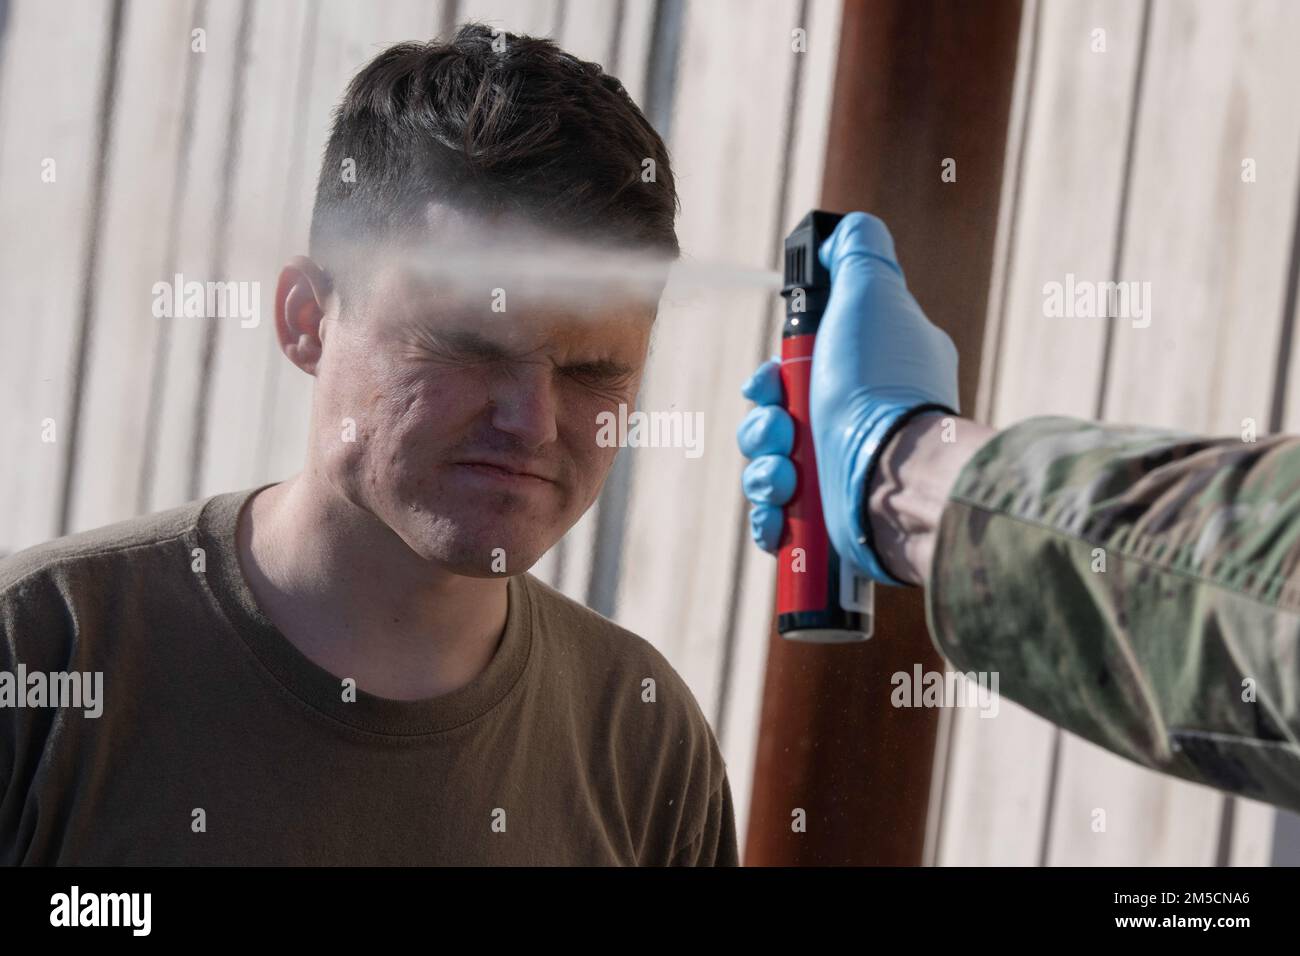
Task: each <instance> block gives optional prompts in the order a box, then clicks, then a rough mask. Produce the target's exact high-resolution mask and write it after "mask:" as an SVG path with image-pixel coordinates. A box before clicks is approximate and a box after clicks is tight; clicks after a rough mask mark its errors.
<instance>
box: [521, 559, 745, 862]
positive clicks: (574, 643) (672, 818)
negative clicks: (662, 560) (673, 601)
mask: <svg viewBox="0 0 1300 956" xmlns="http://www.w3.org/2000/svg"><path fill="white" fill-rule="evenodd" d="M524 578H525V581H526V584H527V588H528V593H529V596H530V600H531V602H532V605H533V612H534V614H535V619H534V629H535V635H534V641H535V644H537V645H540V653H541V654H542V655H543V657H544V666H543V667H542V668H541V670H542V671H543V673H544V674H545V675H546V676H545V678H544V679H546V680H548V681H551V682H553V684H554V687H555V691H556V693H557V694H559V695H563V696H564V697H565V698H566V699H567V700H569V701H570V703H569V705H568V709H569V711H570V712H571V713H572V714H573V719H574V721H575V724H576V726H578V727H580V728H581V727H587V728H592V729H593V731H594V733H595V735H596V740H597V742H599V743H600V744H601V746H603V747H606V748H607V752H609V753H610V754H611V755H612V756H613V757H614V758H615V761H616V762H619V763H625V766H623V767H622V768H621V771H620V774H619V776H620V777H621V778H622V779H623V780H624V781H625V783H626V784H627V785H628V786H631V787H633V788H635V789H636V790H637V791H638V792H637V793H635V794H628V795H627V798H628V800H629V801H631V802H633V803H635V802H637V801H640V800H645V801H648V803H649V805H648V806H647V807H646V810H647V812H648V813H650V814H651V815H652V816H653V817H654V818H655V819H656V821H658V822H657V823H656V825H655V827H656V831H657V833H658V834H659V839H656V840H652V841H648V843H647V847H649V846H652V845H653V846H656V847H657V848H658V849H659V850H660V851H662V850H664V849H665V848H666V847H667V846H669V845H671V846H675V847H679V848H680V847H681V846H682V845H683V844H684V843H685V842H687V840H688V839H690V838H692V837H693V836H696V835H698V833H699V832H700V831H701V829H702V828H703V827H704V826H705V825H706V820H707V818H708V816H709V814H710V807H711V806H714V805H716V804H717V803H718V801H719V800H721V799H723V798H724V797H725V796H726V793H727V792H726V790H725V785H726V765H725V762H724V760H723V757H722V752H721V749H720V748H719V746H718V741H717V738H716V736H715V735H714V733H713V729H712V727H711V726H710V725H709V721H708V719H707V718H706V717H705V715H704V711H703V710H702V709H701V707H700V705H699V702H698V701H697V700H696V698H695V695H694V694H693V693H692V692H691V689H690V687H689V686H688V685H687V683H686V681H685V680H684V679H683V678H682V676H681V674H679V673H678V672H677V670H676V669H675V668H674V667H673V666H672V665H671V664H670V663H669V662H668V659H667V658H666V657H664V655H663V654H662V653H660V651H659V650H658V649H657V648H655V647H654V646H653V645H652V644H651V643H650V642H649V641H647V640H646V639H645V638H643V637H641V636H640V635H638V634H635V633H633V632H632V631H630V630H628V629H627V628H625V627H622V626H620V625H618V624H616V623H614V622H613V621H611V620H609V619H608V618H606V617H605V616H603V615H601V614H598V613H597V612H595V611H593V610H592V609H590V608H588V607H586V606H584V605H582V604H581V603H579V602H577V601H575V600H573V599H572V598H570V597H567V596H566V595H564V594H562V593H561V592H559V591H557V590H555V589H554V588H552V587H550V586H549V585H547V584H546V583H545V582H543V581H541V580H540V579H538V578H535V577H533V576H532V575H530V574H525V575H524ZM647 853H648V854H650V855H653V851H650V850H647ZM667 859H668V857H667V856H665V857H664V860H663V862H666V861H667Z"/></svg>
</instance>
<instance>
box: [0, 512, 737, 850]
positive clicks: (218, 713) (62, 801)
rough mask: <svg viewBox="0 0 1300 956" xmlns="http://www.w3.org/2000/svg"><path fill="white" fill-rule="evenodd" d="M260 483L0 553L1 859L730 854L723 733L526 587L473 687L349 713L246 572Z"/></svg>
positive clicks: (583, 622)
mask: <svg viewBox="0 0 1300 956" xmlns="http://www.w3.org/2000/svg"><path fill="white" fill-rule="evenodd" d="M255 490H256V489H247V490H244V491H239V492H231V493H228V494H222V495H216V496H214V497H212V498H209V499H207V500H205V501H198V502H192V503H190V504H188V505H184V506H182V507H179V508H175V509H172V510H170V511H165V512H160V513H158V514H154V515H149V516H146V517H142V518H136V519H133V520H130V521H126V522H122V523H119V524H115V525H110V526H108V527H106V528H100V529H97V530H95V531H89V532H85V533H82V534H77V535H72V536H70V537H66V538H60V539H58V540H55V541H52V542H49V543H48V544H44V545H40V546H39V547H36V548H31V549H29V550H27V551H23V552H20V553H19V554H16V555H13V556H11V557H9V558H6V559H4V560H2V561H0V632H2V633H3V638H4V640H3V641H0V785H3V790H2V791H0V863H9V864H12V863H39V864H54V863H62V864H109V865H112V864H144V863H158V864H177V863H179V864H325V865H332V864H399V865H403V864H470V865H491V864H521V865H567V864H578V865H581V864H598V865H600V864H604V865H624V864H626V865H630V864H639V865H670V864H677V865H736V864H737V863H738V862H739V861H738V856H737V846H736V833H735V822H734V817H733V810H732V803H731V791H730V787H729V784H728V781H727V776H726V770H725V767H724V765H723V761H722V757H721V754H720V752H719V750H718V745H717V742H716V740H715V738H714V735H713V733H712V731H711V730H710V728H709V725H708V723H707V721H706V720H705V718H704V715H703V714H702V713H701V711H700V708H699V706H698V704H697V703H696V701H695V699H694V697H692V695H691V693H690V691H689V690H688V689H687V687H686V684H685V683H684V682H683V681H682V679H681V678H680V677H679V676H678V674H677V673H676V672H675V671H674V670H673V668H672V667H671V666H670V665H669V664H668V662H667V661H666V660H665V659H664V657H663V656H662V655H661V654H660V653H659V652H658V651H656V650H655V649H654V648H653V647H652V646H651V645H650V644H649V643H647V642H646V641H644V640H643V639H641V638H640V637H638V636H636V635H635V634H632V633H631V632H629V631H627V630H624V629H623V628H620V627H618V626H617V625H615V624H614V623H613V622H611V621H609V620H607V619H606V618H604V617H601V616H600V615H599V614H597V613H595V612H594V611H591V610H589V609H588V608H586V607H583V606H582V605H581V604H578V603H577V602H575V601H572V600H570V599H569V598H567V597H565V596H564V595H562V594H560V593H559V592H557V591H555V590H554V589H552V588H550V587H548V586H547V585H546V584H544V583H543V582H541V581H540V580H538V579H537V578H534V577H532V576H531V575H529V574H519V575H515V576H514V577H511V578H510V579H509V581H508V589H509V590H508V594H509V610H508V614H507V620H506V627H505V633H504V635H503V637H502V640H501V643H500V645H499V647H498V649H497V651H496V654H495V655H494V656H493V658H492V660H491V661H490V663H489V664H488V666H487V668H486V669H485V670H484V671H483V673H481V674H480V675H479V676H478V677H477V678H475V679H474V680H473V681H472V682H471V683H470V684H468V685H467V686H465V687H463V688H461V689H459V690H457V691H454V692H452V693H450V694H446V695H444V696H441V697H436V698H432V699H429V700H421V701H395V700H388V699H384V698H379V697H374V696H372V695H369V694H366V693H364V692H362V691H356V692H355V696H356V700H355V701H347V700H345V699H344V697H345V694H344V686H343V682H342V680H341V677H340V676H335V675H332V674H330V673H329V672H328V671H326V670H324V669H323V668H321V667H319V666H318V665H316V664H314V663H313V662H312V661H311V660H310V659H308V658H307V657H306V656H304V655H303V654H302V653H301V652H299V651H298V650H297V648H295V647H294V646H293V645H292V644H291V643H290V642H289V641H288V640H287V639H286V638H285V637H284V636H283V635H281V634H280V633H279V631H278V630H277V629H276V628H275V626H274V625H273V624H272V623H271V622H270V620H269V619H268V618H267V617H266V616H265V615H264V614H263V613H262V612H261V611H260V609H259V608H258V606H257V603H256V601H255V600H254V598H253V595H252V592H251V591H250V589H249V587H248V584H247V582H246V581H245V579H244V577H243V574H242V573H241V571H240V566H239V559H238V555H237V552H236V550H235V537H234V535H235V528H236V523H237V519H238V515H239V511H240V509H241V508H242V507H243V505H244V503H245V502H246V501H247V500H248V499H249V497H251V495H252V494H253V492H254V491H255ZM196 549H202V552H201V556H202V558H203V560H204V561H205V563H206V567H205V568H203V569H201V570H196V568H198V567H199V565H198V563H197V562H198V557H199V556H200V552H199V551H197V550H196ZM339 587H344V588H346V587H347V582H346V581H341V582H339ZM72 672H79V673H80V674H81V675H82V677H81V680H80V688H79V690H80V696H79V697H78V687H77V685H76V681H75V680H74V679H73V678H72V677H71V676H70V675H71V673H72ZM96 672H99V673H101V674H102V691H101V693H100V694H99V695H98V698H99V699H98V701H97V702H96V701H92V700H91V698H92V697H95V696H96V695H95V693H94V682H95V680H96V678H95V676H94V675H95V673H96ZM6 674H7V675H8V676H7V677H6ZM60 675H62V676H60ZM20 677H22V678H23V680H22V683H21V685H20V683H19V678H20ZM647 679H649V680H652V681H653V682H654V683H653V685H648V684H646V681H647ZM651 686H652V689H653V698H654V699H653V701H649V700H647V699H646V698H647V697H649V696H650V692H649V688H651ZM6 689H7V690H8V692H9V693H8V696H7V697H6ZM55 704H59V705H61V706H53V705H55ZM96 709H99V710H100V713H99V715H98V716H92V714H93V713H94V711H95V710H96Z"/></svg>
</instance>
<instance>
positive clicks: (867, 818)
mask: <svg viewBox="0 0 1300 956" xmlns="http://www.w3.org/2000/svg"><path fill="white" fill-rule="evenodd" d="M1020 14H1021V7H1020V0H986V2H983V3H969V2H964V0H930V2H917V0H846V2H845V4H844V18H843V23H842V27H841V35H840V49H839V62H838V66H837V71H836V81H835V90H834V101H833V106H832V119H831V127H830V137H829V141H828V144H827V155H826V167H825V176H824V179H823V188H822V202H821V208H823V209H832V210H838V211H848V210H853V209H863V210H867V211H869V212H873V213H875V214H876V215H879V216H880V217H881V218H883V219H884V220H885V221H886V222H887V223H888V224H889V226H890V228H891V230H892V232H893V234H894V239H895V242H896V245H897V250H898V256H899V261H900V262H901V264H902V266H903V270H904V272H905V273H906V275H907V279H908V284H909V286H910V287H911V289H912V291H913V293H914V294H915V295H916V298H917V300H918V301H919V302H920V304H921V307H922V308H924V309H925V310H926V314H927V315H929V317H930V318H931V319H932V320H933V321H934V322H935V323H937V324H938V325H940V326H941V327H943V328H944V329H945V330H946V331H947V332H948V334H949V335H951V336H952V338H953V341H954V342H955V343H956V345H957V347H958V349H959V351H960V354H961V401H962V409H963V411H964V412H967V413H969V411H970V409H971V408H972V407H973V405H974V401H975V387H976V377H977V375H978V372H979V364H980V349H981V345H982V336H983V327H984V313H985V307H986V302H987V299H988V290H989V281H990V275H991V271H992V266H993V247H994V235H995V232H996V227H997V215H998V200H999V195H1000V189H1001V180H1002V168H1003V156H1004V150H1005V147H1006V133H1007V120H1008V114H1009V110H1010V104H1011V87H1012V80H1013V77H1014V73H1015V59H1016V49H1017V43H1018V36H1019V28H1020ZM945 159H953V160H955V161H956V181H955V182H945V181H944V179H943V178H941V173H942V172H943V162H944V160H945ZM797 213H798V214H799V215H802V213H803V210H797ZM917 664H920V666H921V667H922V668H923V669H925V670H938V669H941V668H942V667H943V666H944V665H943V663H942V661H941V659H940V658H939V656H938V654H937V653H936V652H935V650H934V648H933V645H932V644H931V641H930V638H929V635H928V633H927V631H926V624H925V610H924V603H923V595H922V592H921V591H920V590H919V589H906V590H904V589H898V588H889V587H877V588H876V627H875V636H874V637H873V638H872V639H871V640H870V641H868V642H866V643H865V644H861V645H852V646H829V645H809V644H799V643H795V642H789V641H785V640H784V639H782V638H781V637H780V636H778V635H777V633H776V628H775V621H774V623H773V628H772V634H771V642H770V645H769V650H768V662H767V677H766V684H765V688H764V695H763V707H762V716H761V719H760V726H759V737H758V754H757V762H756V766H755V774H754V791H753V799H752V802H751V809H750V817H749V828H748V835H747V841H746V852H745V863H746V864H747V865H750V866H754V865H759V866H763V865H836V864H894V865H907V864H919V863H920V862H921V854H922V849H923V844H924V839H925V824H926V813H927V810H928V807H929V794H930V778H931V770H932V766H933V760H934V748H935V739H936V732H937V728H938V718H939V712H938V711H937V710H933V709H922V708H894V707H893V706H891V704H890V694H891V691H892V690H893V686H892V685H891V682H890V677H891V675H892V674H894V673H895V672H898V671H905V672H908V673H909V674H910V673H911V672H912V670H913V667H914V666H915V665H917ZM797 808H802V809H803V810H804V811H805V812H806V818H807V830H806V832H802V833H798V832H794V831H793V829H792V826H791V824H792V820H793V816H792V814H793V813H794V811H795V810H796V809H797Z"/></svg>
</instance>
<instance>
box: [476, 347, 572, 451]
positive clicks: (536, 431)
mask: <svg viewBox="0 0 1300 956" xmlns="http://www.w3.org/2000/svg"><path fill="white" fill-rule="evenodd" d="M552 375H553V372H552V367H551V365H550V363H547V362H516V363H513V364H512V365H511V366H510V368H509V371H508V372H507V373H506V374H503V375H500V376H498V377H497V379H496V381H495V382H494V383H493V386H492V389H491V403H492V407H493V412H492V424H493V426H494V427H496V428H498V429H500V430H501V431H503V432H508V433H509V434H511V435H514V436H515V437H516V438H518V439H519V441H520V442H522V443H523V444H524V445H525V446H527V447H528V448H540V447H542V446H543V445H546V444H548V443H549V442H553V441H555V440H556V438H557V437H558V435H559V430H558V428H557V426H556V421H555V416H556V411H557V409H556V402H555V385H554V381H553V378H552Z"/></svg>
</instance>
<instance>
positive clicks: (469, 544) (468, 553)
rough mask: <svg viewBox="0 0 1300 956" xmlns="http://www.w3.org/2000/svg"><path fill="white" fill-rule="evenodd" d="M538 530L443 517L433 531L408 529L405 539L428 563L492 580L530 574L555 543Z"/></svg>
mask: <svg viewBox="0 0 1300 956" xmlns="http://www.w3.org/2000/svg"><path fill="white" fill-rule="evenodd" d="M537 531H538V526H537V525H536V524H526V525H524V526H522V527H521V526H517V525H516V523H513V522H512V524H511V526H509V527H505V526H502V527H499V528H497V529H492V528H484V527H481V526H477V527H473V528H467V527H464V526H463V525H460V524H459V523H458V522H456V521H453V520H450V519H447V518H439V519H436V521H435V526H434V527H433V528H430V527H418V528H411V527H408V528H406V529H404V530H403V533H402V538H403V540H405V541H406V543H407V545H408V546H409V547H410V548H411V550H412V551H414V552H415V553H416V554H418V555H419V556H420V557H422V558H424V559H425V560H426V561H432V562H435V563H437V564H440V565H442V566H443V567H445V568H447V569H448V570H450V571H452V572H454V573H456V574H462V575H465V576H466V577H476V578H478V577H481V578H492V577H508V576H510V575H512V574H520V573H522V572H524V571H527V570H528V569H529V568H531V567H532V566H533V565H534V564H536V563H537V562H538V560H539V559H540V558H541V557H542V555H543V554H545V553H546V552H547V551H548V550H549V549H550V548H551V547H552V545H554V544H555V541H542V540H539V539H538V537H537ZM502 565H504V569H502Z"/></svg>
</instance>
